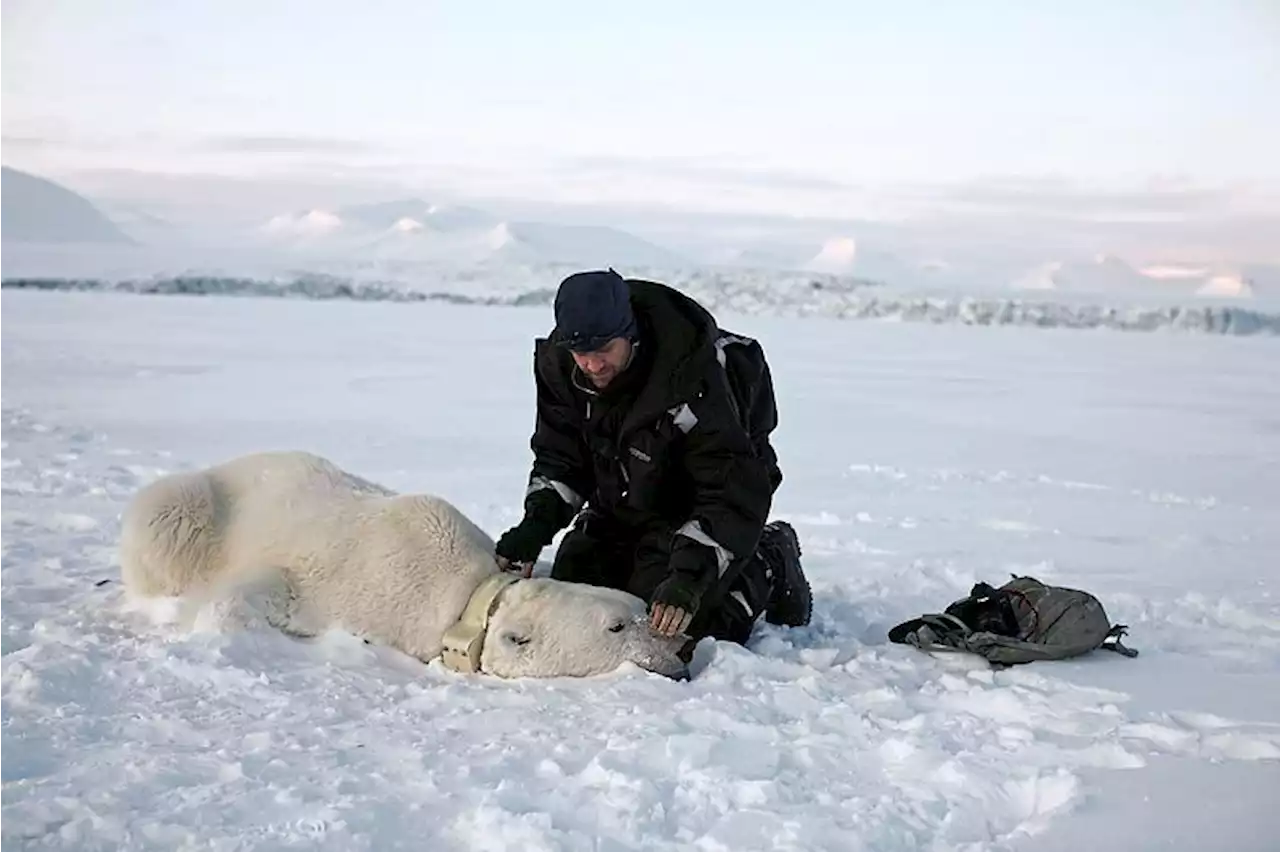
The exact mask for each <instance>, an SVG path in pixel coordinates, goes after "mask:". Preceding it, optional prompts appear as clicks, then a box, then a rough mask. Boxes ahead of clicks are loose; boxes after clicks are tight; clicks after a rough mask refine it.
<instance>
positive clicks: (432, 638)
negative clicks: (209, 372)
mask: <svg viewBox="0 0 1280 852" xmlns="http://www.w3.org/2000/svg"><path fill="white" fill-rule="evenodd" d="M120 565H121V572H122V575H123V580H124V584H125V588H126V590H127V593H128V594H129V595H130V596H132V597H134V598H135V599H148V598H177V599H187V600H201V601H209V600H217V599H219V598H221V597H225V596H227V595H229V594H230V593H232V592H234V591H235V590H236V589H239V588H242V587H246V586H251V585H254V584H258V583H268V584H274V585H275V586H276V587H278V588H280V589H282V590H284V595H283V598H284V600H285V601H286V602H287V604H286V607H285V609H286V614H285V616H284V617H283V618H282V619H279V620H278V621H279V623H277V621H273V623H276V624H277V626H279V627H281V628H282V629H284V630H286V631H288V632H291V633H295V634H298V635H314V634H316V633H319V632H321V631H322V630H324V629H326V628H330V627H337V628H341V629H344V630H348V631H350V632H352V633H355V634H357V635H359V636H363V637H364V638H366V639H368V640H369V641H371V642H377V643H379V644H386V645H390V646H393V647H395V648H398V649H400V650H401V651H404V652H405V653H407V654H411V655H413V656H415V657H417V658H419V659H421V660H424V661H426V660H430V659H432V658H434V657H436V656H442V657H443V660H444V662H445V664H446V665H448V666H449V667H451V668H453V669H456V670H460V671H481V672H486V673H489V674H493V675H498V676H501V677H555V676H587V675H594V674H601V673H604V672H608V671H612V670H614V669H616V668H617V667H618V666H619V665H621V664H622V663H624V662H631V663H634V664H636V665H638V666H640V667H642V668H644V669H647V670H649V671H652V672H657V673H659V674H662V675H666V676H668V677H687V669H686V667H685V664H684V663H683V662H682V661H681V660H680V658H679V657H678V656H677V655H676V652H677V650H678V649H679V648H680V646H681V644H682V642H683V641H684V640H683V639H682V638H681V637H674V638H667V637H662V636H658V635H657V634H655V633H653V632H652V631H651V630H650V629H649V626H648V620H647V618H646V614H645V608H644V603H643V602H642V601H641V600H640V599H639V598H637V597H634V596H632V595H629V594H626V593H625V592H618V591H614V590H612V589H604V588H599V587H594V586H587V585H582V584H578V583H567V582H563V581H559V580H552V579H549V578H541V577H537V578H529V579H520V578H517V577H516V576H515V575H513V574H510V573H505V572H502V571H500V570H499V568H498V566H497V563H496V562H495V560H494V543H493V540H492V539H491V538H490V537H489V536H488V535H486V534H485V533H484V531H483V530H481V529H480V528H479V527H478V526H476V525H475V524H474V523H472V522H471V521H470V520H469V519H468V518H467V517H466V516H465V515H463V513H462V512H461V511H459V510H458V509H457V508H456V507H455V506H453V505H452V504H450V503H449V502H448V501H446V500H443V499H441V498H439V497H435V496H430V495H420V494H412V495H401V494H396V493H395V492H392V491H390V490H388V489H386V488H383V487H382V486H380V485H377V484H375V483H372V482H368V481H366V480H363V479H361V478H360V477H358V476H354V475H352V474H350V473H347V472H345V471H343V470H342V469H340V468H338V467H337V466H336V465H334V464H333V463H332V462H330V461H328V460H327V459H324V458H321V457H319V456H315V455H312V454H310V453H305V452H264V453H254V454H251V455H246V456H241V457H239V458H235V459H231V460H229V461H227V462H224V463H222V464H219V465H215V466H213V467H210V468H207V469H205V470H202V471H196V472H190V473H176V474H170V475H168V476H165V477H162V478H160V479H157V480H156V481H155V482H152V483H150V484H149V485H146V486H145V487H143V488H142V489H141V490H140V491H139V492H138V493H137V494H136V495H135V496H134V498H133V500H132V501H131V503H130V504H129V506H128V508H127V509H126V510H125V513H124V517H123V528H122V532H121V539H120Z"/></svg>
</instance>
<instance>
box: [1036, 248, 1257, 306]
mask: <svg viewBox="0 0 1280 852" xmlns="http://www.w3.org/2000/svg"><path fill="white" fill-rule="evenodd" d="M1012 284H1013V286H1014V287H1015V288H1016V289H1021V290H1054V291H1058V292H1064V293H1092V294H1108V295H1130V296H1143V295H1152V296H1155V295H1159V296H1204V297H1226V298H1238V299H1247V298H1251V297H1252V296H1254V282H1253V280H1252V277H1251V276H1250V275H1248V274H1245V273H1242V272H1241V271H1240V270H1236V269H1217V268H1214V267H1209V266H1195V265H1187V264H1176V263H1158V264H1148V265H1146V266H1143V267H1141V268H1136V267H1134V266H1132V265H1130V264H1129V263H1128V262H1126V261H1124V260H1123V259H1121V258H1118V257H1114V256H1111V255H1098V256H1096V257H1093V258H1090V259H1087V260H1068V261H1062V260H1057V261H1050V262H1047V263H1042V264H1040V265H1038V266H1035V267H1033V268H1032V269H1030V270H1027V271H1026V272H1024V273H1023V274H1022V275H1020V276H1017V277H1016V278H1015V279H1014V280H1013V282H1012Z"/></svg>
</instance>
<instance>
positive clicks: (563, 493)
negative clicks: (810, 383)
mask: <svg viewBox="0 0 1280 852" xmlns="http://www.w3.org/2000/svg"><path fill="white" fill-rule="evenodd" d="M555 321H556V324H555V329H554V330H553V332H552V333H551V335H550V336H549V337H547V338H540V339H539V340H537V341H536V344H535V347H534V381H535V387H536V391H537V417H536V426H535V429H534V433H533V437H532V439H531V442H530V445H531V447H532V449H533V452H534V461H533V468H532V471H531V473H530V476H529V482H528V490H527V492H526V495H525V501H524V517H523V519H522V520H521V521H520V523H519V524H517V525H516V526H515V527H513V528H511V529H510V530H508V531H507V532H506V533H504V534H503V535H502V536H501V538H500V539H499V540H498V543H497V556H498V561H499V563H500V564H501V565H502V566H503V567H504V568H506V569H516V568H518V569H521V570H523V571H524V572H525V573H526V574H528V573H529V572H530V571H531V570H532V564H533V562H534V561H535V560H536V559H537V557H538V555H539V554H540V553H541V551H542V549H543V548H545V547H546V546H547V545H549V544H550V543H551V541H552V539H553V538H554V537H555V535H556V534H557V533H558V532H559V531H560V530H562V529H564V528H565V527H567V526H569V524H570V523H574V520H575V517H576V523H574V526H573V529H572V530H570V531H569V533H567V534H566V535H565V537H564V540H563V541H562V542H561V544H560V547H559V549H558V551H557V553H556V555H555V559H554V561H553V564H552V569H551V576H552V577H554V578H556V579H562V580H570V581H575V582H583V583H591V584H595V585H601V586H609V587H612V588H617V589H624V590H626V591H629V592H631V593H632V594H634V595H637V596H638V597H640V598H642V599H643V600H644V601H646V602H647V604H648V605H649V617H650V622H651V624H652V625H653V627H654V629H655V630H657V631H658V632H660V633H664V634H668V635H674V634H678V633H685V634H687V635H688V636H690V637H691V638H692V639H693V640H695V641H696V640H697V639H700V638H702V637H704V636H713V637H715V638H717V639H726V640H729V641H734V642H738V643H745V642H746V640H747V638H748V637H749V635H750V633H751V629H752V626H753V625H754V624H755V622H756V620H757V619H758V618H759V617H760V615H762V614H763V615H764V616H765V618H766V619H767V620H768V621H769V622H770V623H773V624H785V625H791V626H798V625H803V624H808V623H809V618H810V614H811V612H812V602H811V595H810V590H809V585H808V582H807V580H806V579H805V576H804V573H803V571H802V570H801V567H800V547H799V543H798V542H797V540H796V535H795V531H794V530H793V529H792V528H791V526H790V525H788V524H786V523H785V522H775V523H766V521H767V519H768V514H769V509H770V507H771V505H772V501H773V494H774V492H775V491H776V490H777V488H778V485H779V484H780V483H781V481H782V473H781V471H780V470H779V467H778V462H777V456H776V454H775V452H774V450H773V447H772V446H771V444H770V440H769V436H770V433H771V432H772V431H773V429H774V428H775V426H776V425H777V410H776V406H775V400H774V394H773V385H772V379H771V376H770V372H769V367H768V364H767V362H766V360H765V357H764V352H763V350H762V349H761V347H760V345H759V343H758V342H756V341H754V340H752V339H749V338H745V337H741V336H739V335H735V334H732V333H730V332H727V331H724V330H722V329H720V328H719V326H718V325H717V323H716V320H715V318H714V317H713V316H712V315H711V314H710V313H709V312H708V311H707V310H706V309H705V308H703V307H702V306H701V305H699V304H698V303H697V302H695V301H694V300H693V299H691V298H689V297H687V296H685V295H683V294H681V293H679V292H678V291H676V290H675V289H673V288H671V287H668V286H666V285H664V284H659V283H656V282H651V281H642V280H632V279H624V278H623V277H622V276H620V275H619V274H618V273H616V272H614V271H613V270H612V269H610V270H608V271H606V272H579V273H576V274H574V275H570V276H569V277H568V278H566V279H565V280H564V281H563V282H561V284H560V287H559V290H558V291H557V293H556V300H555Z"/></svg>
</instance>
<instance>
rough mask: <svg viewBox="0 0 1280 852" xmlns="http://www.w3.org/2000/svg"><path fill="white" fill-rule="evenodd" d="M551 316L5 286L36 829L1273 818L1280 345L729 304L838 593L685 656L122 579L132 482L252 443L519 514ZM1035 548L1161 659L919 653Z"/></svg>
mask: <svg viewBox="0 0 1280 852" xmlns="http://www.w3.org/2000/svg"><path fill="white" fill-rule="evenodd" d="M549 314H550V312H549V310H548V309H546V308H545V307H544V308H529V309H527V310H496V309H494V308H491V307H483V306H472V305H445V304H438V303H418V304H391V303H385V302H358V301H349V300H328V301H325V300H309V299H293V300H284V299H230V298H227V299H209V298H197V297H192V296H185V295H174V296H169V297H164V298H161V297H155V296H127V295H120V294H112V293H99V292H33V291H26V290H13V289H6V290H5V291H4V293H3V362H4V365H5V375H4V378H5V393H4V402H3V496H4V515H3V575H2V578H3V584H2V587H3V614H4V619H3V708H4V709H3V724H4V729H3V736H4V740H3V745H4V751H3V754H4V768H3V775H4V798H3V829H2V830H3V840H4V843H5V845H6V847H9V846H10V845H12V846H13V848H26V849H77V850H96V849H113V850H114V849H158V850H159V849H163V850H179V849H197V848H198V849H213V850H230V849H250V848H253V849H263V848H313V849H335V850H336V849H342V850H360V849H368V850H390V849H423V848H427V849H489V850H502V849H511V850H542V849H546V850H577V849H583V850H586V849H592V850H599V849H608V850H645V849H655V850H656V849H664V850H666V849H689V850H695V849H696V850H750V849H777V850H819V849H820V850H836V849H839V850H916V849H932V850H953V849H955V850H979V849H981V850H999V849H1006V850H1079V849H1132V850H1145V849H1156V848H1159V849H1177V850H1201V849H1206V848H1222V849H1231V850H1233V852H1248V850H1263V849H1269V848H1273V846H1274V841H1275V837H1276V836H1277V830H1280V812H1277V809H1276V808H1275V804H1274V797H1275V790H1276V789H1280V690H1277V688H1276V675H1277V672H1280V599H1278V598H1277V591H1278V589H1277V575H1276V571H1275V554H1276V553H1278V552H1280V486H1277V483H1280V420H1277V412H1278V411H1280V381H1278V379H1280V349H1278V348H1277V346H1278V345H1280V344H1278V343H1277V341H1276V340H1275V339H1274V338H1269V337H1250V338H1241V337H1230V336H1209V335H1149V334H1107V335H1087V334H1045V333H1041V332H1036V331H1033V330H1031V329H1027V328H1016V327H1008V328H975V327H964V326H960V325H931V324H911V323H847V322H837V321H833V320H830V319H826V318H821V317H808V318H799V317H779V316H767V315H763V314H746V313H740V312H726V313H724V314H723V315H722V317H721V319H722V321H723V322H724V323H725V324H726V325H727V326H728V327H730V328H732V329H733V330H735V331H738V332H740V333H744V334H750V335H755V336H758V337H759V338H760V339H761V340H762V341H764V344H765V346H766V349H767V352H768V354H769V357H770V360H771V364H772V367H773V372H774V379H775V382H776V384H777V392H778V396H779V408H780V413H781V424H780V426H779V430H778V432H777V448H778V451H779V454H780V457H781V462H782V465H783V469H784V473H785V475H786V480H785V482H784V483H783V485H782V488H781V490H780V492H779V494H778V497H777V500H776V503H775V507H774V508H775V517H779V518H785V519H788V520H790V521H791V522H792V523H793V524H794V525H795V526H796V528H797V530H798V532H799V534H800V536H801V539H802V543H803V546H804V564H805V567H806V570H807V572H808V573H809V576H810V578H811V580H812V583H813V587H814V591H815V615H814V621H813V623H812V625H810V626H809V627H806V628H799V629H785V628H778V627H773V626H769V625H764V624H762V625H761V626H760V627H759V628H758V629H757V631H756V633H755V634H754V636H753V638H752V640H751V641H750V643H749V645H748V647H746V648H741V647H737V646H732V645H728V644H717V643H714V642H704V643H702V645H700V646H699V649H698V654H697V657H696V659H695V666H694V670H695V671H694V677H693V679H692V680H691V681H689V682H687V683H680V682H674V681H668V680H665V679H663V678H660V677H657V676H651V675H648V674H646V673H644V672H642V671H640V670H638V669H630V668H629V669H624V670H621V671H618V672H616V673H613V674H610V675H607V676H602V677H598V678H591V679H583V680H575V679H560V680H539V681H533V680H525V681H502V680H498V679H495V678H488V677H483V676H466V675H460V674H456V673H454V672H451V671H449V670H446V669H444V668H442V667H441V665H440V664H439V662H438V661H432V662H430V663H423V662H420V661H416V660H413V659H409V658H407V657H405V656H403V655H400V654H397V653H394V652H391V651H389V650H387V649H384V648H379V647H375V646H370V645H365V644H364V643H363V642H362V641H361V640H360V638H359V637H355V636H350V635H346V634H343V633H341V632H338V631H335V632H332V633H329V634H327V635H324V636H322V637H321V638H319V639H316V640H312V641H299V640H295V639H290V638H286V637H285V636H283V635H281V634H278V633H276V632H274V631H273V630H271V629H270V628H268V627H266V626H264V625H263V624H261V623H260V620H255V619H254V618H253V617H252V611H251V610H250V611H248V614H247V615H246V614H245V612H244V611H239V615H235V614H234V613H228V612H218V611H212V612H210V613H208V617H207V618H206V619H204V620H203V621H202V622H201V623H200V625H199V629H198V630H196V631H194V632H191V633H185V632H183V631H181V630H179V629H177V628H175V627H174V626H172V625H164V624H155V623H153V622H151V621H150V620H149V619H148V618H147V617H146V616H145V614H144V613H142V612H137V611H132V610H130V609H128V608H127V607H125V606H124V605H123V600H122V595H121V590H120V586H119V582H118V580H119V576H118V566H117V564H116V562H115V546H116V538H117V533H118V529H119V527H118V519H119V514H120V512H121V510H122V508H123V506H124V505H125V503H126V501H127V500H128V499H129V498H130V496H131V495H132V494H133V493H134V492H135V491H136V490H137V489H138V488H139V487H140V486H141V485H143V484H144V483H147V482H149V481H152V480H153V479H154V478H156V477H157V476H159V475H161V474H162V473H164V472H166V471H175V470H184V469H191V468H194V467H197V466H202V465H206V464H210V463H213V462H216V461H219V460H222V459H225V458H227V457H229V456H231V455H234V454H237V453H242V452H251V451H255V450H261V449H268V448H284V447H296V448H302V449H307V450H310V451H313V452H318V453H321V454H323V455H326V456H328V457H330V458H332V459H334V460H335V461H336V462H338V463H339V464H341V465H343V466H344V467H346V468H347V469H349V470H351V471H353V472H356V473H358V474H359V475H361V476H365V477H367V478H370V479H374V480H377V481H380V482H382V483H383V484H385V485H387V486H389V487H392V488H396V489H398V490H401V491H431V492H434V493H439V494H442V495H444V496H446V497H448V498H450V499H451V500H453V501H455V502H456V503H457V504H458V505H459V506H460V507H461V508H462V509H463V510H464V511H465V512H467V513H468V514H469V515H470V516H471V517H473V518H474V519H475V520H476V521H477V522H478V523H480V524H481V525H482V526H483V527H484V528H486V529H487V530H488V531H490V532H491V533H495V534H496V533H499V532H501V531H502V530H503V529H505V528H506V527H507V526H508V525H510V524H511V523H513V522H514V521H515V520H516V519H517V518H518V513H519V509H520V502H521V497H522V494H523V485H524V478H525V476H526V474H527V466H528V462H529V454H528V443H527V442H528V435H529V431H530V429H531V427H532V423H533V413H532V402H533V388H532V379H531V367H530V363H529V358H530V353H531V345H532V338H533V336H534V335H536V334H539V333H542V332H545V330H546V329H547V327H548V325H549V322H550V317H549ZM544 556H547V557H549V556H550V550H549V551H548V552H547V553H546V554H544ZM545 569H546V566H545V564H544V565H543V566H541V568H540V570H543V571H545ZM1014 572H1018V573H1027V574H1031V575H1033V576H1037V577H1039V578H1041V579H1043V580H1046V581H1048V582H1058V583H1062V584H1064V585H1072V586H1076V587H1081V588H1086V589H1089V590H1090V591H1093V592H1094V593H1096V594H1097V595H1099V597H1100V598H1101V599H1102V601H1103V603H1104V605H1105V606H1106V607H1107V613H1108V615H1109V616H1110V617H1111V619H1112V621H1113V622H1117V623H1124V624H1128V625H1129V626H1130V629H1131V634H1130V636H1129V637H1127V640H1126V641H1127V642H1128V644H1130V645H1132V646H1133V647H1135V648H1137V649H1139V650H1140V652H1141V656H1139V657H1138V658H1136V659H1125V658H1123V657H1120V656H1119V655H1115V654H1110V653H1106V652H1098V653H1094V654H1092V655H1089V656H1087V657H1083V658H1079V659H1076V660H1072V661H1065V662H1057V663H1036V664H1032V665H1029V666H1024V667H1016V668H1013V669H1008V670H993V669H991V668H989V667H988V666H987V664H986V663H985V662H983V661H981V660H978V659H976V658H971V657H967V656H961V655H957V654H938V655H927V654H924V653H922V652H920V651H917V650H915V649H912V648H909V647H904V646H898V645H891V644H889V643H888V642H887V639H886V637H885V632H886V630H887V629H888V628H889V627H890V626H892V625H893V624H895V623H897V622H898V621H900V620H903V619H905V618H909V617H912V616H915V615H918V614H920V613H922V612H930V611H937V610H939V609H940V608H941V607H943V606H945V605H946V604H947V603H948V602H950V601H951V600H953V599H955V598H957V597H960V596H962V595H964V594H965V593H967V592H968V590H969V588H970V586H971V585H972V584H973V583H974V582H976V581H979V580H986V581H989V582H994V583H999V582H1002V581H1003V580H1004V579H1007V578H1008V576H1009V575H1010V574H1011V573H1014Z"/></svg>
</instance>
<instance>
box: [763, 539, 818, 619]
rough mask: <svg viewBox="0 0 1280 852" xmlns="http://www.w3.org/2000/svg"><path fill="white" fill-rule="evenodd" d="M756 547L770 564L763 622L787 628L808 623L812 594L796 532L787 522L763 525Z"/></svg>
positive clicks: (811, 610) (811, 607)
mask: <svg viewBox="0 0 1280 852" xmlns="http://www.w3.org/2000/svg"><path fill="white" fill-rule="evenodd" d="M759 549H760V555H761V556H762V557H763V558H764V561H765V564H766V565H767V566H769V572H770V574H771V581H772V585H771V587H770V590H769V605H768V606H767V607H766V608H765V612H764V617H765V621H767V622H769V623H770V624H784V625H787V626H788V627H802V626H804V625H806V624H808V623H809V620H810V618H812V616H813V594H812V592H811V591H810V589H809V581H808V580H807V579H805V576H804V569H803V568H801V567H800V541H799V539H798V538H796V531H795V530H794V529H792V528H791V524H789V523H787V522H786V521H774V522H773V523H771V524H765V528H764V534H763V535H761V536H760V548H759Z"/></svg>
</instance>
